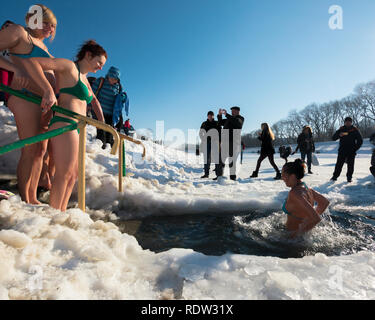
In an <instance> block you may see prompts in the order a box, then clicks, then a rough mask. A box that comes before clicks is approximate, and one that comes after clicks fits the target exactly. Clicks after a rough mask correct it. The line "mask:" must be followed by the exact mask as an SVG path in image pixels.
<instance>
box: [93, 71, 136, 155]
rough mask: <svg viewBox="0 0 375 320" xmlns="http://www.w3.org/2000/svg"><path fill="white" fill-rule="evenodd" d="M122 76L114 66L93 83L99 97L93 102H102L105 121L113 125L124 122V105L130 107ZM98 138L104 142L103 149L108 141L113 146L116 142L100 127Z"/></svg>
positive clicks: (94, 90)
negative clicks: (121, 79)
mask: <svg viewBox="0 0 375 320" xmlns="http://www.w3.org/2000/svg"><path fill="white" fill-rule="evenodd" d="M120 76H121V72H120V70H119V69H118V68H116V67H113V66H112V67H110V69H109V71H108V73H107V75H106V77H105V78H98V79H96V80H95V81H94V82H93V84H92V90H93V92H94V93H95V95H96V98H97V100H96V99H94V100H93V103H98V102H99V103H100V106H101V108H102V110H103V114H104V119H105V123H106V124H109V125H111V126H113V127H116V125H118V123H120V124H122V110H123V109H124V107H126V108H128V104H129V102H128V99H127V95H126V93H125V92H123V91H122V87H121V84H120ZM97 101H98V102H97ZM126 111H128V110H126ZM97 139H99V140H101V141H102V142H103V149H104V148H105V146H106V144H107V143H109V144H110V145H111V146H112V145H113V143H114V140H113V136H112V135H111V134H110V133H109V132H104V131H103V130H100V129H97Z"/></svg>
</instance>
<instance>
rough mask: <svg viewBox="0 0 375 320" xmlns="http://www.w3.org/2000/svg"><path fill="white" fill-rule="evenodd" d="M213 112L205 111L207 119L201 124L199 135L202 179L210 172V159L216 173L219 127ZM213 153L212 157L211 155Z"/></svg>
mask: <svg viewBox="0 0 375 320" xmlns="http://www.w3.org/2000/svg"><path fill="white" fill-rule="evenodd" d="M214 116H215V114H214V113H213V112H212V111H209V112H208V113H207V121H205V122H203V123H202V125H201V130H200V131H199V137H200V138H201V150H202V152H203V154H204V175H203V176H202V177H201V178H202V179H204V178H208V176H209V174H210V165H211V160H213V162H214V163H215V171H216V173H217V170H218V166H219V144H220V142H219V135H220V127H219V124H218V122H217V121H215V119H214ZM211 155H213V157H212V156H211Z"/></svg>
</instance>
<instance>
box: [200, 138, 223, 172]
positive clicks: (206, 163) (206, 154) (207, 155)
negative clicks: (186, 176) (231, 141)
mask: <svg viewBox="0 0 375 320" xmlns="http://www.w3.org/2000/svg"><path fill="white" fill-rule="evenodd" d="M217 149H219V147H217ZM203 152H204V174H205V175H206V176H208V175H209V174H210V167H211V163H212V153H211V143H207V148H206V150H204V151H203ZM217 152H219V151H218V150H217ZM218 156H219V157H220V154H218ZM217 160H218V159H217ZM216 162H217V161H215V160H214V163H215V172H216V174H217V172H218V170H219V168H220V163H216Z"/></svg>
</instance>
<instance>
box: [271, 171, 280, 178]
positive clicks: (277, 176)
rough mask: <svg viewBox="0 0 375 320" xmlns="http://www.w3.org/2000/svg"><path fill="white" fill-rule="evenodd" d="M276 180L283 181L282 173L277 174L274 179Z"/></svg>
mask: <svg viewBox="0 0 375 320" xmlns="http://www.w3.org/2000/svg"><path fill="white" fill-rule="evenodd" d="M273 179H274V180H280V179H281V173H280V171H279V172H278V173H276V177H275V178H273Z"/></svg>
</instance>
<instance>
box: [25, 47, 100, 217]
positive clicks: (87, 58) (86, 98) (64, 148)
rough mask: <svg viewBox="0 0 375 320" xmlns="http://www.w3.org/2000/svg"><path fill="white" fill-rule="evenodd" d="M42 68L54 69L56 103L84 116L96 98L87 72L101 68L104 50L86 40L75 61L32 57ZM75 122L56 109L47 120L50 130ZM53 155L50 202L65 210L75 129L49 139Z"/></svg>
mask: <svg viewBox="0 0 375 320" xmlns="http://www.w3.org/2000/svg"><path fill="white" fill-rule="evenodd" d="M32 60H34V61H36V62H37V63H38V64H39V65H40V67H41V68H42V69H43V70H53V71H54V72H55V74H56V78H57V83H58V84H59V87H58V88H57V89H58V91H59V92H60V96H59V100H58V104H59V106H60V107H62V108H66V109H68V110H71V111H74V112H76V113H79V114H81V115H83V116H86V109H87V104H89V103H90V102H91V101H92V100H93V99H96V98H95V95H94V93H93V92H92V89H91V86H90V84H89V82H88V80H87V74H88V73H89V72H92V73H96V72H97V71H98V70H101V69H102V68H103V66H104V64H105V63H106V61H107V53H106V51H105V50H104V49H103V48H102V47H101V46H100V45H99V44H97V43H96V42H95V41H93V40H89V41H87V42H85V43H84V44H83V46H82V47H81V48H80V50H79V52H78V54H77V57H76V61H75V62H73V61H70V60H67V59H52V58H32ZM95 112H96V115H97V118H98V120H100V121H103V122H104V117H103V113H102V112H101V110H99V109H98V110H95ZM69 124H77V121H76V120H74V119H72V118H70V117H67V116H65V115H63V114H59V113H55V115H54V117H53V118H52V120H51V122H50V123H49V128H50V130H54V129H58V128H62V127H65V126H67V125H69ZM51 143H52V158H53V160H54V164H55V167H56V171H55V175H54V177H53V180H52V187H51V193H50V206H51V207H53V208H55V209H58V210H61V211H65V210H66V208H67V206H68V202H69V199H70V195H71V193H72V190H73V187H74V185H75V183H76V180H77V177H78V147H79V139H78V131H76V130H74V131H69V132H66V133H64V134H62V135H59V136H57V137H55V138H52V139H51Z"/></svg>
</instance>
